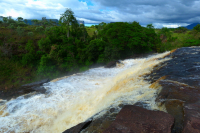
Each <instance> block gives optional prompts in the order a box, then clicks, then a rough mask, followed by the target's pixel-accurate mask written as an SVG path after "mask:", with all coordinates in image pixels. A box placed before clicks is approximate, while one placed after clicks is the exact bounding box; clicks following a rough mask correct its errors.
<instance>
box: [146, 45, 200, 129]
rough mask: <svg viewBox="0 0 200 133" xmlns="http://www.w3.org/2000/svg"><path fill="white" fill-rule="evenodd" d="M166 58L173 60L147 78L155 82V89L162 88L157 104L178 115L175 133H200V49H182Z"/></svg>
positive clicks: (164, 63) (173, 114) (161, 65)
mask: <svg viewBox="0 0 200 133" xmlns="http://www.w3.org/2000/svg"><path fill="white" fill-rule="evenodd" d="M166 57H171V58H172V59H171V60H168V61H166V62H163V63H162V64H160V65H158V66H156V67H155V68H154V70H153V72H152V73H151V74H150V75H147V76H149V77H151V78H147V80H149V81H150V82H151V83H153V84H152V85H151V87H152V88H153V89H161V91H159V95H158V97H157V99H156V102H157V103H158V105H161V106H162V105H164V106H165V107H166V110H167V112H168V113H169V114H171V115H172V116H174V118H175V125H174V128H173V130H172V133H177V132H178V133H179V132H184V133H186V132H187V133H193V132H195V133H196V132H197V133H198V132H199V127H200V125H199V116H198V114H200V110H199V101H200V97H199V96H200V47H184V48H179V49H177V50H175V51H174V52H171V54H169V55H168V56H166ZM161 77H165V78H164V79H161ZM160 79H161V80H160ZM199 133H200V132H199Z"/></svg>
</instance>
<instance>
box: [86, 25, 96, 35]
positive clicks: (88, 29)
mask: <svg viewBox="0 0 200 133" xmlns="http://www.w3.org/2000/svg"><path fill="white" fill-rule="evenodd" d="M86 30H87V33H88V35H89V36H90V37H92V36H93V35H94V31H96V30H97V29H96V28H91V27H86Z"/></svg>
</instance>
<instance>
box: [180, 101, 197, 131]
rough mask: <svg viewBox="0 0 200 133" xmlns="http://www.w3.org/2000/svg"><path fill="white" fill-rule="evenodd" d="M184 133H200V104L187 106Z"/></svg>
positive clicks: (185, 108)
mask: <svg viewBox="0 0 200 133" xmlns="http://www.w3.org/2000/svg"><path fill="white" fill-rule="evenodd" d="M184 112H185V120H184V129H183V133H200V103H199V102H198V103H195V104H186V105H185V107H184Z"/></svg>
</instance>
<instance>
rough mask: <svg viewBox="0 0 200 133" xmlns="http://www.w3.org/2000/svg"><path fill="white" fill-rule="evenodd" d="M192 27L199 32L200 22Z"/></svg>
mask: <svg viewBox="0 0 200 133" xmlns="http://www.w3.org/2000/svg"><path fill="white" fill-rule="evenodd" d="M193 29H194V30H196V31H197V32H200V24H197V25H196V26H195V27H194V28H193Z"/></svg>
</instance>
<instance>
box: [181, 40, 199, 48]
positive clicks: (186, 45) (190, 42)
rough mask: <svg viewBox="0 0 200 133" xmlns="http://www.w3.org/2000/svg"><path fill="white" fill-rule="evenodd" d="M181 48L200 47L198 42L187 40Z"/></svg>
mask: <svg viewBox="0 0 200 133" xmlns="http://www.w3.org/2000/svg"><path fill="white" fill-rule="evenodd" d="M183 46H184V47H190V46H200V40H195V39H187V40H185V42H184V44H183Z"/></svg>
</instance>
